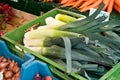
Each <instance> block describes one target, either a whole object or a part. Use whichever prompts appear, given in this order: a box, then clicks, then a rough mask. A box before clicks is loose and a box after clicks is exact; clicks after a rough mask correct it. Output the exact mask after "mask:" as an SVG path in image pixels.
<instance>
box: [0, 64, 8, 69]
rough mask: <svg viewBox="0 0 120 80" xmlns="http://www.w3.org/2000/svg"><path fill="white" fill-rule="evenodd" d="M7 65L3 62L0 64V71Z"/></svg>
mask: <svg viewBox="0 0 120 80" xmlns="http://www.w3.org/2000/svg"><path fill="white" fill-rule="evenodd" d="M8 64H9V63H7V62H6V63H5V62H1V63H0V69H2V68H5V67H6V66H8Z"/></svg>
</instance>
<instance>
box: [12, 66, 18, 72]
mask: <svg viewBox="0 0 120 80" xmlns="http://www.w3.org/2000/svg"><path fill="white" fill-rule="evenodd" d="M12 71H13V72H14V73H17V72H19V71H20V68H19V67H18V65H15V66H14V67H13V69H12Z"/></svg>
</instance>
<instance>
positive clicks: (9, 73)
mask: <svg viewBox="0 0 120 80" xmlns="http://www.w3.org/2000/svg"><path fill="white" fill-rule="evenodd" d="M4 76H5V78H12V76H13V72H12V71H6V72H5V75H4Z"/></svg>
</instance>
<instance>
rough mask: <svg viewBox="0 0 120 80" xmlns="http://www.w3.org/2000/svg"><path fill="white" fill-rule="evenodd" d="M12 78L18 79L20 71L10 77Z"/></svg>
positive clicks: (13, 79)
mask: <svg viewBox="0 0 120 80" xmlns="http://www.w3.org/2000/svg"><path fill="white" fill-rule="evenodd" d="M12 80H20V71H19V72H17V73H16V74H15V75H14V76H13V77H12Z"/></svg>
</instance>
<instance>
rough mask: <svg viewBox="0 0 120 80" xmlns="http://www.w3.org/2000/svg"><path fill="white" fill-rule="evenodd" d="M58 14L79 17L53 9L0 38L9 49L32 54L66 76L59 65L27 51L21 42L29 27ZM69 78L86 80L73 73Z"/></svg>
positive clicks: (78, 15)
mask: <svg viewBox="0 0 120 80" xmlns="http://www.w3.org/2000/svg"><path fill="white" fill-rule="evenodd" d="M58 13H64V14H68V15H71V16H75V17H80V16H81V15H80V14H77V13H74V12H70V11H66V10H62V9H57V8H56V9H53V10H51V11H49V12H47V13H45V14H44V15H42V16H40V17H39V18H37V19H35V20H33V21H31V22H28V23H27V24H24V25H22V26H19V27H18V28H17V29H14V30H12V31H10V32H8V33H6V34H4V35H3V36H2V38H3V39H4V40H6V41H7V43H8V46H9V47H10V48H12V49H17V48H15V46H18V47H19V48H20V49H21V50H20V51H21V52H24V50H25V51H27V52H29V53H31V54H33V55H34V56H36V57H37V59H40V60H42V61H44V62H46V63H48V64H50V65H52V66H54V67H55V68H56V69H58V70H60V71H62V72H63V73H65V74H66V69H65V68H64V67H62V66H61V65H59V64H58V63H56V62H54V61H52V60H51V59H49V58H47V57H44V56H42V55H39V54H38V53H37V52H34V51H32V50H30V49H28V48H26V47H24V46H23V45H22V41H23V37H24V33H25V30H26V29H28V28H30V27H31V26H33V25H35V24H37V23H40V24H45V18H46V17H48V16H55V15H56V14H58ZM53 71H54V70H53ZM70 76H71V77H74V79H78V80H86V79H85V78H84V77H82V76H80V75H79V74H76V73H74V72H71V73H70ZM66 80H70V79H66Z"/></svg>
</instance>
